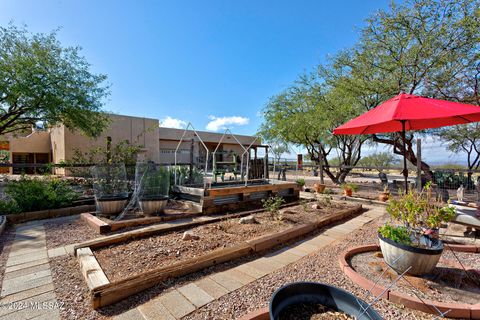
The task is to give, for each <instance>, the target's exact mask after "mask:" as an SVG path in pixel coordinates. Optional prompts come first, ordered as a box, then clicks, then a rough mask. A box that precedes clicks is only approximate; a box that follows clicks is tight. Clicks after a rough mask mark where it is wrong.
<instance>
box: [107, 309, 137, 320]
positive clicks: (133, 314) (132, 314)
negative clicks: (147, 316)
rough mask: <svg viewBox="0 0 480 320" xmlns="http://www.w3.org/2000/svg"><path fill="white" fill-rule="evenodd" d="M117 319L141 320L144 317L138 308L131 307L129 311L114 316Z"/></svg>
mask: <svg viewBox="0 0 480 320" xmlns="http://www.w3.org/2000/svg"><path fill="white" fill-rule="evenodd" d="M113 319H115V320H141V319H144V317H143V315H142V313H141V312H140V311H139V310H138V309H130V310H128V311H127V312H124V313H122V314H119V315H118V316H115V317H113Z"/></svg>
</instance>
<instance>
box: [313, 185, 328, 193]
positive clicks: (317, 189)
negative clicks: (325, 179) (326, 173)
mask: <svg viewBox="0 0 480 320" xmlns="http://www.w3.org/2000/svg"><path fill="white" fill-rule="evenodd" d="M325 187H326V185H324V184H322V183H314V184H313V189H315V192H316V193H323V191H325Z"/></svg>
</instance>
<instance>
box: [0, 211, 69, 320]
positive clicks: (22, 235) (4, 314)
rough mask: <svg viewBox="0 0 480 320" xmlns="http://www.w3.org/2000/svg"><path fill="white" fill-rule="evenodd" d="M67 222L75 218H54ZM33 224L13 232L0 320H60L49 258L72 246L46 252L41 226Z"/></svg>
mask: <svg viewBox="0 0 480 320" xmlns="http://www.w3.org/2000/svg"><path fill="white" fill-rule="evenodd" d="M60 219H63V220H71V219H78V216H77V217H75V216H70V217H63V218H56V219H55V221H58V220H60ZM52 220H53V219H49V220H41V221H33V222H29V223H25V224H22V225H20V226H18V227H17V228H16V230H15V238H14V240H13V243H12V246H11V249H10V254H9V256H8V259H7V262H6V268H5V275H4V278H3V283H2V291H1V293H0V319H2V320H3V319H9V320H10V319H11V320H14V319H22V320H24V319H48V320H55V319H60V310H59V308H61V303H60V302H59V301H57V299H56V296H55V293H54V291H53V279H52V274H51V271H50V264H49V263H48V260H49V258H54V257H57V256H60V255H63V254H67V253H68V252H69V251H70V252H73V245H69V246H65V247H58V248H55V249H50V250H47V243H46V234H45V228H44V226H43V225H44V224H45V223H47V222H49V221H52Z"/></svg>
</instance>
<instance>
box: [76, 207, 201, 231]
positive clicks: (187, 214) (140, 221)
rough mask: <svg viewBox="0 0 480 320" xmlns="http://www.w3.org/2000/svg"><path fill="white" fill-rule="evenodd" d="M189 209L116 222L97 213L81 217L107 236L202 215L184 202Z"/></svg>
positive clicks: (127, 218) (168, 209) (134, 215)
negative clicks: (122, 230)
mask: <svg viewBox="0 0 480 320" xmlns="http://www.w3.org/2000/svg"><path fill="white" fill-rule="evenodd" d="M182 202H183V203H184V204H185V205H186V206H188V209H175V208H167V209H166V210H165V213H164V214H161V215H158V216H148V217H147V216H143V215H142V213H141V212H140V213H139V214H136V213H135V214H127V215H126V216H125V217H124V219H122V220H120V221H114V220H110V219H107V218H104V217H102V218H99V217H97V216H96V215H95V213H90V212H86V213H84V214H82V215H81V219H82V220H83V221H85V222H86V223H87V224H88V225H89V226H90V227H91V228H92V229H93V230H94V231H95V232H96V233H99V234H105V233H109V232H112V231H117V230H121V229H125V228H131V227H138V226H144V225H149V224H155V223H160V222H166V221H173V220H178V219H186V218H191V217H195V216H198V215H201V214H202V211H201V208H200V207H199V206H198V205H197V204H195V203H193V202H191V201H182Z"/></svg>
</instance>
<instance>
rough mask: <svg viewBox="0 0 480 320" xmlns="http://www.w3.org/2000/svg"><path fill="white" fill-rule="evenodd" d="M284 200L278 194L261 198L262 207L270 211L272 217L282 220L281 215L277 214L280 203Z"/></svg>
mask: <svg viewBox="0 0 480 320" xmlns="http://www.w3.org/2000/svg"><path fill="white" fill-rule="evenodd" d="M284 202H285V199H283V198H282V197H280V196H278V195H277V196H275V197H270V198H267V199H262V204H263V208H264V209H265V210H267V211H268V212H270V214H271V216H272V219H277V220H282V216H281V215H279V210H280V207H281V206H282V204H283V203H284Z"/></svg>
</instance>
